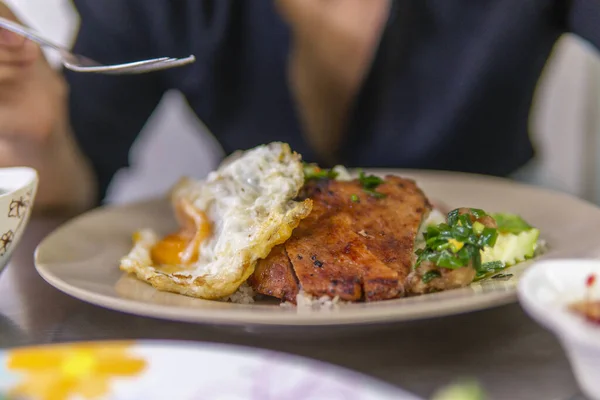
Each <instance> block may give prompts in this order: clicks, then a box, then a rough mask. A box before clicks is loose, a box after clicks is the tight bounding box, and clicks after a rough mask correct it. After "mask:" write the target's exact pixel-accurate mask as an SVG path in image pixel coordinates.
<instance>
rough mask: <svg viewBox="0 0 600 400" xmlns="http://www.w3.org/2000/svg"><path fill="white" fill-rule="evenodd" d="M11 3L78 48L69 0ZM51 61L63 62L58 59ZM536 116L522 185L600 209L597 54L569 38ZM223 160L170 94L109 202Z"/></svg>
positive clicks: (543, 85)
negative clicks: (555, 192)
mask: <svg viewBox="0 0 600 400" xmlns="http://www.w3.org/2000/svg"><path fill="white" fill-rule="evenodd" d="M6 2H7V3H8V4H9V5H10V6H12V7H13V9H14V10H15V12H17V13H18V14H19V16H20V17H21V18H22V20H23V21H24V22H25V23H27V24H29V25H30V26H31V27H33V28H35V29H37V30H38V31H40V32H43V33H44V34H46V35H48V36H49V37H51V38H53V39H54V41H56V42H58V43H61V44H69V43H71V41H72V39H73V37H74V34H75V32H76V30H77V23H78V20H77V15H76V14H75V12H74V11H73V10H72V8H71V6H70V2H69V0H6ZM48 55H49V58H50V60H51V62H53V63H55V62H56V60H55V59H54V58H52V54H48ZM531 112H532V118H531V120H530V121H531V122H530V124H531V132H532V137H533V140H534V142H535V144H536V148H537V151H538V157H537V159H535V160H534V161H533V162H531V163H530V165H528V166H527V167H525V168H524V169H523V170H521V171H519V172H518V173H517V174H516V175H515V179H518V180H521V181H525V182H530V183H534V184H537V185H541V186H545V187H549V188H553V189H558V190H561V191H565V192H568V193H571V194H573V195H576V196H578V197H581V198H584V199H586V200H589V201H592V202H594V203H596V204H600V157H598V156H597V155H600V60H598V59H597V54H596V51H595V50H594V49H592V48H591V47H588V46H587V44H586V43H585V42H583V41H581V40H580V39H578V38H576V37H573V36H570V35H565V36H564V37H563V38H562V39H561V40H560V41H559V43H558V44H557V46H556V48H555V51H554V54H553V57H552V59H551V60H550V62H549V63H548V65H547V67H546V70H545V72H544V76H543V77H542V79H541V81H540V82H539V85H538V89H537V93H536V101H535V106H534V108H533V109H532V110H531ZM198 131H200V132H202V134H198ZM482 134H484V132H482ZM222 155H223V152H222V149H221V148H220V146H219V145H218V143H217V142H216V141H215V139H214V137H213V136H212V135H211V134H210V132H208V131H207V130H206V128H205V127H204V126H203V125H202V124H201V123H200V122H199V121H198V120H197V119H196V118H195V116H194V115H192V113H191V112H190V110H189V109H188V107H187V105H186V104H185V101H183V100H182V98H181V97H180V95H179V94H178V93H176V92H172V93H168V94H167V95H165V97H164V99H163V101H162V102H161V104H160V106H159V108H158V109H157V110H156V112H155V113H154V115H153V117H152V118H151V120H150V121H149V122H148V124H147V125H146V127H145V128H144V131H143V132H142V134H141V136H140V137H139V139H138V141H137V143H136V144H135V146H134V148H133V149H132V152H131V154H130V157H131V162H132V167H131V168H129V169H127V170H124V171H121V172H120V173H119V174H118V175H117V177H116V178H115V180H114V181H113V183H112V185H111V187H110V189H109V199H110V201H113V202H127V201H133V200H137V199H141V198H144V197H148V196H156V195H162V194H163V193H164V192H165V190H167V189H168V188H169V187H170V186H171V184H172V183H173V182H174V181H176V180H177V179H178V178H179V177H180V176H181V175H190V176H194V177H203V176H205V175H206V174H207V173H208V171H209V170H211V169H212V168H213V167H214V166H215V165H216V164H217V163H218V162H219V160H220V158H221V157H222Z"/></svg>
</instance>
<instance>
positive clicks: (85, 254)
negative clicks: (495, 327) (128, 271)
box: [35, 170, 600, 326]
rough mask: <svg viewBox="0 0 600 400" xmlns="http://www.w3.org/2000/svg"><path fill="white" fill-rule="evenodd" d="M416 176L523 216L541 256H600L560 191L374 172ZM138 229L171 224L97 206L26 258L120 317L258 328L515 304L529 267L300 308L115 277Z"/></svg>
mask: <svg viewBox="0 0 600 400" xmlns="http://www.w3.org/2000/svg"><path fill="white" fill-rule="evenodd" d="M370 172H372V173H394V174H398V175H402V176H407V177H411V178H414V179H416V181H417V182H418V184H419V185H420V186H421V187H422V188H423V190H424V191H425V193H426V194H427V195H428V197H429V198H430V199H432V200H433V201H438V202H439V201H441V202H443V203H444V204H445V206H447V207H449V208H455V207H463V206H464V207H477V208H483V209H485V210H486V211H489V212H500V211H506V212H513V213H518V214H520V215H522V216H523V217H524V218H525V219H526V220H527V221H528V222H530V223H531V224H533V225H534V226H536V227H537V228H539V229H540V230H541V235H542V238H543V239H545V240H546V241H547V243H548V246H549V251H548V252H547V253H545V254H544V255H543V257H542V258H546V259H547V258H567V257H569V258H575V257H588V258H595V257H596V256H597V255H598V254H600V246H599V244H600V209H598V208H596V207H595V206H593V205H591V204H588V203H585V202H583V201H580V200H577V199H575V198H573V197H571V196H569V195H566V194H562V193H554V192H550V191H547V190H543V189H539V188H535V187H531V186H525V185H521V184H517V183H514V182H512V181H508V180H504V179H498V178H489V177H482V176H476V175H468V174H456V173H441V172H415V171H399V170H387V171H383V170H376V171H370ZM140 227H149V228H154V229H156V230H158V231H159V232H161V233H167V232H169V231H172V230H173V229H174V228H175V222H174V219H173V217H172V213H171V210H170V208H169V206H168V204H167V203H166V202H165V201H161V200H158V201H149V202H145V203H138V204H133V205H128V206H124V207H112V208H101V209H98V210H95V211H92V212H90V213H88V214H85V215H83V216H81V217H79V218H76V219H75V220H73V221H71V222H69V223H67V224H66V225H64V226H63V227H61V228H59V229H58V230H57V231H55V232H54V233H52V234H51V235H50V236H49V237H47V238H46V239H45V240H44V241H43V242H42V243H41V244H40V246H39V247H38V249H37V251H36V255H35V262H36V266H37V269H38V271H39V273H40V274H41V275H42V276H43V277H44V279H46V280H47V281H48V282H49V283H50V284H52V285H53V286H55V287H57V288H58V289H60V290H62V291H64V292H65V293H68V294H70V295H72V296H74V297H77V298H79V299H81V300H84V301H87V302H90V303H94V304H97V305H100V306H103V307H108V308H112V309H115V310H120V311H124V312H128V313H133V314H138V315H144V316H152V317H158V318H166V319H172V320H180V321H190V322H201V323H213V324H230V325H246V326H247V325H261V326H318V325H320V326H323V325H329V326H331V325H355V326H360V325H366V324H372V323H389V322H397V321H406V320H414V319H420V318H430V317H436V316H445V315H452V314H457V313H463V312H468V311H474V310H480V309H485V308H489V307H493V306H498V305H502V304H507V303H510V302H514V301H515V300H516V284H517V282H518V280H519V277H520V274H521V272H522V271H523V270H524V269H525V268H526V267H527V266H528V263H523V264H520V265H517V266H515V267H513V268H511V269H509V270H507V271H506V273H510V274H513V276H512V278H511V279H509V280H505V281H504V280H502V281H501V280H488V281H486V282H483V283H478V284H473V285H471V286H470V287H467V288H464V289H460V290H452V291H447V292H442V293H436V294H429V295H425V296H419V297H412V298H404V299H397V300H389V301H384V302H374V303H369V304H364V303H363V304H350V305H341V306H339V307H338V308H336V309H333V310H330V309H325V310H320V311H312V310H310V311H306V310H301V309H294V308H291V309H290V308H286V307H280V306H279V305H278V304H276V303H274V302H270V303H255V304H252V305H241V304H232V303H223V302H217V301H206V300H200V299H194V298H189V297H185V296H181V295H177V294H172V293H165V292H159V291H156V290H155V289H153V288H152V287H151V286H149V285H147V284H145V283H142V282H140V281H137V280H135V279H134V278H131V277H129V276H126V275H124V274H123V273H122V272H121V271H120V270H119V269H118V260H119V258H120V257H122V256H123V255H124V254H126V253H127V252H128V250H129V249H130V246H131V234H132V232H134V231H135V230H137V229H139V228H140Z"/></svg>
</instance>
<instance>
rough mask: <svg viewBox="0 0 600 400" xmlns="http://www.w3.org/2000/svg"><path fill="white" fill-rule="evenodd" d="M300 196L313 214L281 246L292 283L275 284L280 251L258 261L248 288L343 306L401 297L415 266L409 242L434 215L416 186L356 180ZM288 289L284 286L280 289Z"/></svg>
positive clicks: (312, 187)
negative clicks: (372, 185)
mask: <svg viewBox="0 0 600 400" xmlns="http://www.w3.org/2000/svg"><path fill="white" fill-rule="evenodd" d="M304 196H306V197H310V198H312V199H313V210H312V212H311V213H310V215H309V216H308V217H307V218H306V219H304V220H303V221H302V222H301V223H300V225H299V226H298V227H297V228H296V229H295V230H294V233H293V234H292V237H291V238H290V239H289V240H288V241H287V242H286V243H285V244H284V247H285V250H286V252H287V256H288V257H289V261H290V262H291V267H292V268H291V270H287V271H288V272H289V274H290V276H292V277H293V278H294V279H293V280H292V279H290V278H289V277H288V278H286V279H284V280H282V279H280V278H278V277H279V276H280V274H279V273H278V272H275V273H273V272H271V271H272V270H275V271H278V270H280V269H281V265H282V261H281V260H282V252H281V251H279V250H277V251H275V250H274V251H273V252H272V253H271V254H270V255H269V256H268V257H267V258H266V259H265V260H262V261H261V262H260V263H259V265H258V267H257V270H256V272H255V273H254V275H253V277H252V278H251V280H250V284H251V285H252V286H253V288H254V289H255V290H256V291H257V292H259V293H263V294H267V295H272V296H275V297H278V298H282V299H285V300H288V301H290V299H289V296H286V297H283V296H282V295H281V293H297V292H298V289H299V288H298V284H299V287H301V288H302V290H303V291H304V292H305V293H307V294H310V295H313V296H317V297H319V296H322V295H327V296H331V297H335V296H339V297H340V299H342V300H347V301H357V300H361V299H364V300H366V301H374V300H384V299H389V298H394V297H398V296H401V295H403V294H404V284H405V280H406V277H407V275H408V274H409V272H410V270H411V268H412V265H413V263H414V242H415V238H416V235H417V233H418V230H419V227H420V225H421V222H422V220H423V219H424V217H425V216H426V215H427V213H428V212H429V211H430V209H431V205H430V204H429V202H428V200H427V198H426V197H425V195H424V194H423V193H422V191H421V190H420V189H419V188H418V187H417V185H416V184H415V182H413V181H411V180H408V179H402V178H399V177H395V176H388V177H386V179H385V181H384V182H383V183H382V184H381V185H379V186H377V188H376V193H373V192H371V193H368V192H366V191H365V190H364V187H363V185H362V184H361V183H360V182H359V181H358V180H354V181H333V180H322V181H317V182H309V183H308V184H307V185H306V186H305V190H304ZM282 283H285V287H283V286H282Z"/></svg>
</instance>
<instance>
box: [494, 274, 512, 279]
mask: <svg viewBox="0 0 600 400" xmlns="http://www.w3.org/2000/svg"><path fill="white" fill-rule="evenodd" d="M512 277H513V274H498V275H494V276H492V279H504V280H508V279H510V278H512Z"/></svg>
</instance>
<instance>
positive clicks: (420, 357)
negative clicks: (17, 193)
mask: <svg viewBox="0 0 600 400" xmlns="http://www.w3.org/2000/svg"><path fill="white" fill-rule="evenodd" d="M61 222H63V221H61V220H58V219H40V218H37V219H33V220H32V221H31V222H30V224H29V226H28V229H27V232H26V234H25V235H24V237H23V239H22V240H21V243H19V247H18V249H16V251H15V254H14V255H13V258H12V260H11V263H10V264H9V266H8V267H7V268H6V270H5V271H4V272H3V273H2V275H1V276H0V347H11V346H18V345H28V344H41V343H57V342H66V341H78V340H102V339H133V338H139V339H181V340H196V341H207V342H220V343H231V344H238V345H246V346H253V347H259V348H265V349H272V350H278V351H284V352H287V353H292V354H298V355H302V356H305V357H311V358H314V359H318V360H323V361H326V362H330V363H333V364H337V365H340V366H343V367H346V368H350V369H353V370H356V371H359V372H362V373H366V374H368V375H371V376H374V377H376V378H379V379H382V380H384V381H387V382H390V383H392V384H394V385H397V386H399V387H401V388H403V389H405V390H408V391H411V392H413V393H415V394H417V395H419V396H422V397H424V398H428V397H429V396H431V394H432V392H433V391H434V390H435V389H436V388H439V387H440V386H443V385H445V384H447V383H449V382H451V381H454V380H456V379H457V378H461V377H473V378H476V379H478V380H479V381H480V382H481V383H482V384H483V385H484V387H485V389H486V391H487V392H488V393H489V395H490V397H491V398H492V399H511V400H518V399H527V400H535V399H543V400H552V399H559V400H566V399H571V398H575V397H577V398H580V397H579V396H578V393H579V389H578V387H577V384H576V382H575V379H574V376H573V373H572V371H571V368H570V366H569V363H568V360H567V358H566V356H565V353H564V351H563V349H562V347H561V346H560V344H559V343H558V341H557V340H556V338H555V337H554V336H553V335H552V334H550V333H549V332H548V331H546V330H544V329H543V328H541V327H540V326H538V325H537V324H536V323H535V322H534V321H532V320H531V319H530V318H529V317H528V316H527V315H526V314H524V312H523V311H522V309H521V308H520V306H519V305H518V304H511V305H508V306H503V307H498V308H494V309H490V310H486V311H480V312H475V313H470V314H463V315H458V316H453V317H447V318H437V319H432V320H424V321H417V322H411V323H404V324H398V325H394V326H389V327H386V328H385V329H381V330H377V331H369V332H363V333H352V334H351V333H348V334H345V335H338V334H335V335H326V336H325V337H315V336H312V337H305V338H293V337H290V336H289V335H286V336H285V337H278V335H277V334H274V333H268V334H267V333H265V332H258V333H257V332H248V331H244V330H241V329H237V330H235V329H232V328H226V329H225V328H222V327H214V326H208V325H194V324H184V323H176V322H169V321H162V320H156V319H151V318H142V317H136V316H132V315H128V314H123V313H119V312H116V311H111V310H106V309H103V308H100V307H97V306H94V305H90V304H87V303H84V302H82V301H79V300H76V299H74V298H71V297H69V296H67V295H65V294H63V293H61V292H59V291H58V290H56V289H54V288H53V287H52V286H50V285H49V284H47V283H46V282H45V281H44V280H43V279H42V278H41V277H40V276H39V275H38V274H37V272H36V271H35V268H34V265H33V252H34V249H35V247H36V246H37V244H38V243H39V242H40V240H42V239H43V238H44V236H46V235H47V234H48V233H50V232H51V231H52V230H53V229H54V228H56V227H57V226H58V225H59V224H60V223H61Z"/></svg>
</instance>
